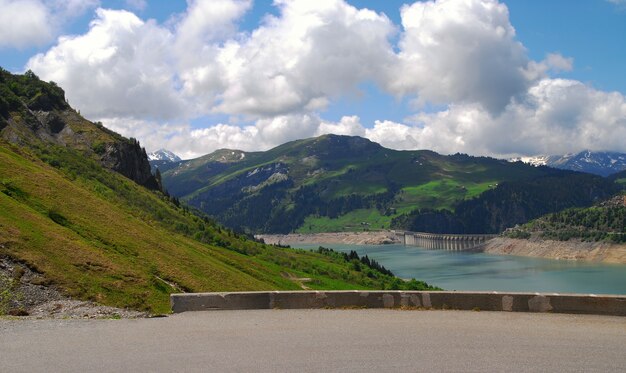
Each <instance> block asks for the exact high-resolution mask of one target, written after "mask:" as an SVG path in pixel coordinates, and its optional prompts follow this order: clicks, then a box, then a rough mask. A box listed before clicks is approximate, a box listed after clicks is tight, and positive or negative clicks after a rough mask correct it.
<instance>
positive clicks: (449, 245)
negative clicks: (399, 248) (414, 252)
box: [395, 231, 498, 251]
mask: <svg viewBox="0 0 626 373" xmlns="http://www.w3.org/2000/svg"><path fill="white" fill-rule="evenodd" d="M395 234H396V237H397V238H398V240H399V241H400V242H401V243H403V244H404V245H408V246H418V247H423V248H425V249H428V250H451V251H462V250H471V249H475V248H476V247H478V246H481V245H482V244H484V243H485V242H487V241H488V240H490V239H492V238H495V237H498V235H497V234H435V233H424V232H407V231H396V232H395Z"/></svg>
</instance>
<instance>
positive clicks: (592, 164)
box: [511, 150, 626, 176]
mask: <svg viewBox="0 0 626 373" xmlns="http://www.w3.org/2000/svg"><path fill="white" fill-rule="evenodd" d="M511 161H512V162H516V161H522V162H524V163H529V164H531V165H533V166H550V167H555V168H561V169H566V170H573V171H582V172H588V173H592V174H597V175H602V176H608V175H610V174H612V173H615V172H619V171H622V170H624V169H626V154H624V153H616V152H601V151H590V150H584V151H581V152H579V153H568V154H565V155H563V156H558V155H556V156H554V155H553V156H543V155H540V156H535V157H519V158H513V159H511Z"/></svg>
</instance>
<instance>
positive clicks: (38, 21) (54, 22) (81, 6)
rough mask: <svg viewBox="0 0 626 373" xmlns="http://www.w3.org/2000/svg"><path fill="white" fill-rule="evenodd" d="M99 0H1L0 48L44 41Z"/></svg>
mask: <svg viewBox="0 0 626 373" xmlns="http://www.w3.org/2000/svg"><path fill="white" fill-rule="evenodd" d="M98 4H99V1H97V0H49V1H42V0H0V10H1V11H0V48H7V47H8V48H27V47H31V46H40V45H44V44H46V43H48V42H50V41H52V39H53V38H54V37H55V36H56V35H57V33H58V32H60V28H61V25H62V24H63V23H65V22H67V21H69V20H70V19H72V18H75V17H79V16H81V15H83V14H84V13H85V12H86V11H87V10H89V9H93V8H95V7H96V6H97V5H98Z"/></svg>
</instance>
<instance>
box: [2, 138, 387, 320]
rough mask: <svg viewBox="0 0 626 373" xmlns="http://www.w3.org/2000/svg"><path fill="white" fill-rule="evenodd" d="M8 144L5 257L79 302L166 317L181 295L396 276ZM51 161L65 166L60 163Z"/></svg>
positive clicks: (378, 281) (68, 154)
mask: <svg viewBox="0 0 626 373" xmlns="http://www.w3.org/2000/svg"><path fill="white" fill-rule="evenodd" d="M45 153H46V154H45V156H44V158H45V159H46V160H48V162H49V163H45V162H43V161H41V160H40V159H39V158H38V157H37V156H36V155H34V154H33V153H31V152H28V151H26V150H24V149H19V148H16V147H15V146H11V145H9V144H7V143H5V142H0V211H1V213H0V255H9V256H11V257H13V258H15V259H18V260H20V261H24V262H26V263H28V265H29V266H31V267H32V268H35V269H37V270H38V271H40V272H43V273H44V274H45V276H46V277H47V278H48V279H49V280H50V281H51V282H52V283H54V284H56V285H58V286H59V287H60V288H61V289H63V290H65V292H66V293H67V294H69V295H71V296H74V297H78V298H81V299H91V300H95V301H98V302H100V303H103V304H107V305H115V306H125V307H132V308H137V309H146V310H150V311H153V312H165V311H167V309H168V297H167V295H168V294H169V293H171V292H178V291H196V292H197V291H235V290H269V289H300V288H301V285H300V283H299V282H298V281H297V280H294V279H297V278H302V277H307V278H312V279H313V281H312V282H310V283H308V285H307V286H308V287H310V288H314V289H315V288H320V289H353V288H385V287H389V286H391V284H392V283H393V282H394V280H395V279H394V278H393V277H390V276H386V275H382V274H379V273H375V272H373V271H372V272H370V271H356V270H354V269H353V268H352V267H351V266H350V265H349V263H345V262H343V261H341V260H338V259H336V258H332V257H329V256H324V255H319V254H314V253H308V252H303V251H297V250H290V249H280V248H275V247H272V246H266V245H260V244H257V243H255V242H251V241H249V240H247V239H246V238H245V237H242V236H237V235H235V234H234V233H232V232H231V231H229V230H225V229H223V228H221V227H219V226H217V225H215V224H213V223H212V222H210V221H205V220H203V219H200V218H199V217H197V216H195V215H193V214H191V213H189V212H186V211H185V210H184V209H182V208H177V207H176V206H175V205H173V204H172V203H171V202H169V200H168V199H167V198H165V197H163V196H162V195H161V194H160V193H159V192H151V191H148V190H146V189H145V188H143V187H141V186H138V185H137V184H135V183H133V182H132V181H130V180H128V179H126V178H124V177H122V176H120V175H118V174H116V173H113V172H111V171H107V170H104V169H103V168H102V167H101V166H100V165H98V164H97V163H96V162H85V161H84V159H83V158H82V157H80V155H78V154H75V153H74V152H72V151H68V150H66V149H61V148H57V147H49V148H48V149H46V151H45ZM50 163H52V164H55V165H59V164H60V165H61V166H59V167H53V166H51V165H50Z"/></svg>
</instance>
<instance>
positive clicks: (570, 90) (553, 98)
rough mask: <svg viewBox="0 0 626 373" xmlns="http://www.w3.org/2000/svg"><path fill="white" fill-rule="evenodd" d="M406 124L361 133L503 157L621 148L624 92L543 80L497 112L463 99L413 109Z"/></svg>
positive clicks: (409, 145)
mask: <svg viewBox="0 0 626 373" xmlns="http://www.w3.org/2000/svg"><path fill="white" fill-rule="evenodd" d="M409 123H411V124H412V125H411V124H400V123H393V122H388V121H382V122H376V125H375V126H374V128H372V129H367V130H366V132H367V133H366V137H368V138H370V139H371V140H373V141H377V142H380V143H381V144H383V145H385V146H389V147H392V148H396V149H432V150H435V151H438V152H442V153H454V152H464V153H469V154H489V155H496V156H502V157H506V156H511V155H536V154H564V153H567V152H572V151H580V150H584V149H591V150H616V151H626V144H625V143H624V141H623V139H624V138H626V97H624V95H622V94H620V93H617V92H612V93H607V92H602V91H598V90H595V89H593V88H590V87H588V86H586V85H584V84H582V83H580V82H577V81H573V80H564V79H543V80H541V81H539V82H538V83H537V84H535V85H534V86H533V87H531V88H530V89H529V90H528V92H527V93H526V94H525V95H524V96H523V97H522V98H521V99H520V100H517V101H516V102H514V103H512V104H510V105H509V106H507V108H506V109H505V111H504V112H503V113H502V114H501V115H500V116H497V117H493V116H492V115H490V113H489V112H487V111H486V110H485V109H483V108H482V107H480V106H479V105H468V104H462V105H453V106H451V107H450V108H449V109H448V110H445V111H441V112H437V113H420V114H417V115H415V116H413V117H412V118H411V119H410V120H409Z"/></svg>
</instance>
